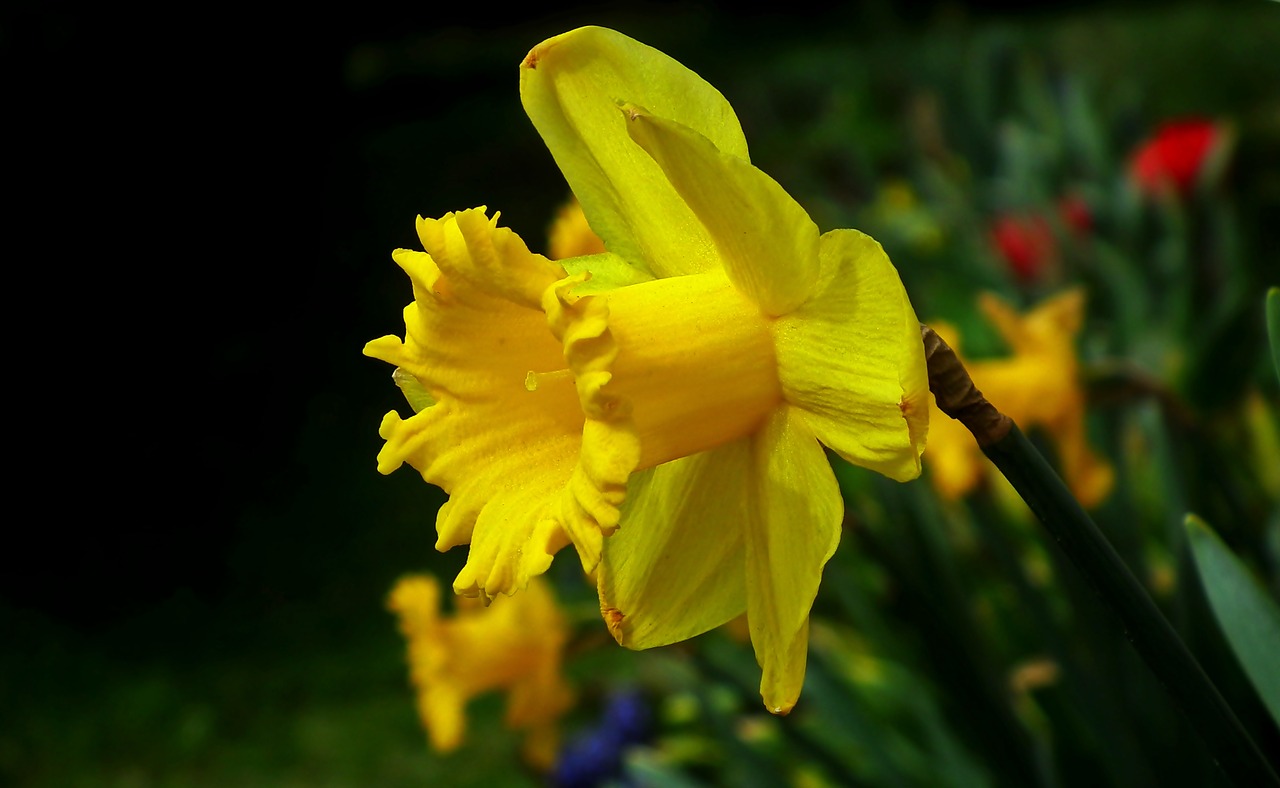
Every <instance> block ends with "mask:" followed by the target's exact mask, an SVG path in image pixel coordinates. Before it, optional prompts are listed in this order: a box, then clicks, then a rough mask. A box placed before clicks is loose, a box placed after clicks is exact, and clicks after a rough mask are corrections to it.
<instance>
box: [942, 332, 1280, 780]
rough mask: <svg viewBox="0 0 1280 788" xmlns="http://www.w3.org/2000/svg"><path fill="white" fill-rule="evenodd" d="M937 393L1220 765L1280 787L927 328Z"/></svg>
mask: <svg viewBox="0 0 1280 788" xmlns="http://www.w3.org/2000/svg"><path fill="white" fill-rule="evenodd" d="M921 334H922V336H923V338H924V345H925V354H926V357H927V359H928V365H929V388H930V389H931V390H932V391H933V394H934V397H935V398H936V399H937V402H938V407H939V408H940V409H941V410H942V411H943V412H944V413H946V414H947V415H948V416H951V417H952V418H954V419H956V420H958V421H960V422H961V423H962V424H964V425H965V426H966V427H967V428H968V429H969V431H970V432H972V433H973V436H974V438H975V439H976V440H977V441H978V445H979V446H980V447H981V448H982V451H983V452H984V453H985V454H986V455H987V457H989V458H990V459H991V461H992V462H994V463H995V465H996V467H997V468H999V469H1000V472H1001V473H1003V474H1004V475H1005V478H1007V479H1008V480H1009V482H1010V483H1011V484H1012V485H1013V488H1014V489H1015V490H1017V492H1018V494H1019V495H1020V496H1022V499H1023V500H1024V501H1026V502H1027V505H1028V506H1030V507H1031V511H1032V512H1034V513H1035V515H1036V517H1037V518H1038V519H1039V520H1040V522H1041V523H1042V524H1043V525H1044V527H1045V529H1046V530H1048V532H1049V534H1050V535H1051V536H1052V537H1053V540H1054V541H1055V542H1057V544H1058V547H1060V548H1061V549H1062V552H1063V553H1064V554H1065V555H1066V556H1067V558H1068V559H1069V560H1070V561H1071V563H1072V564H1073V565H1075V567H1076V569H1077V570H1079V572H1080V573H1081V574H1082V575H1083V576H1084V578H1085V581H1086V582H1087V583H1088V584H1089V586H1090V587H1091V588H1092V589H1093V590H1094V592H1096V593H1097V594H1098V596H1099V597H1101V598H1102V601H1103V603H1104V604H1105V605H1106V606H1107V607H1108V608H1110V610H1111V612H1112V613H1114V614H1115V615H1116V617H1117V618H1118V619H1119V620H1120V624H1121V626H1122V627H1123V628H1124V632H1125V636H1126V637H1127V638H1128V639H1129V643H1130V644H1131V645H1132V646H1133V647H1134V649H1136V650H1137V652H1138V655H1139V656H1141V657H1142V659H1143V661H1144V662H1146V663H1147V667H1148V668H1150V670H1151V672H1152V673H1153V674H1154V675H1155V677H1156V679H1157V680H1158V681H1159V682H1160V683H1161V684H1162V685H1163V686H1164V688H1165V691H1167V692H1168V693H1169V695H1170V697H1171V698H1172V699H1173V701H1174V703H1175V704H1176V705H1177V706H1178V708H1179V710H1181V712H1182V713H1183V715H1184V716H1186V718H1187V720H1188V722H1190V724H1191V727H1192V728H1193V729H1194V730H1195V731H1196V733H1198V734H1199V735H1200V738H1201V739H1203V740H1204V742H1205V744H1206V745H1208V747H1209V751H1210V753H1211V754H1212V755H1213V758H1214V760H1215V761H1217V763H1218V766H1219V767H1220V768H1221V769H1222V770H1223V771H1224V772H1225V773H1226V774H1227V776H1228V777H1229V778H1230V779H1231V780H1232V782H1234V783H1235V784H1236V785H1239V786H1242V788H1244V787H1245V786H1248V787H1249V788H1253V787H1254V786H1264V785H1274V786H1280V778H1277V777H1276V773H1275V771H1274V770H1273V769H1272V767H1271V765H1270V763H1268V761H1267V759H1266V758H1265V757H1264V756H1263V755H1262V752H1261V751H1260V750H1259V749H1258V746H1257V745H1256V744H1254V742H1253V739H1251V738H1250V737H1249V734H1248V732H1247V731H1245V729H1244V726H1243V725H1241V724H1240V720H1239V719H1237V718H1236V715H1235V712H1233V711H1232V710H1231V707H1230V706H1228V705H1227V702H1226V701H1225V700H1224V699H1223V697H1222V695H1221V694H1220V693H1219V692H1218V689H1217V688H1216V687H1215V686H1214V685H1213V682H1212V681H1211V680H1210V679H1209V677H1208V676H1207V675H1206V674H1205V672H1204V670H1203V669H1202V668H1201V667H1200V664H1199V663H1198V662H1196V659H1195V657H1194V656H1192V655H1191V652H1190V651H1189V650H1188V649H1187V646H1186V644H1185V643H1183V642H1182V638H1180V637H1179V636H1178V633H1177V632H1176V631H1175V630H1174V629H1173V627H1172V626H1171V625H1170V624H1169V622H1168V620H1167V619H1165V617H1164V614H1163V613H1161V612H1160V609H1159V608H1158V607H1156V604H1155V602H1153V601H1152V600H1151V597H1150V596H1149V595H1148V594H1147V591H1146V589H1145V588H1144V587H1143V586H1142V584H1141V583H1139V582H1138V580H1137V578H1135V577H1134V576H1133V573H1132V572H1130V571H1129V568H1128V566H1126V565H1125V563H1124V561H1123V560H1122V559H1121V558H1120V556H1119V554H1118V553H1116V551H1115V548H1113V547H1112V546H1111V543H1110V542H1108V541H1107V538H1106V537H1105V536H1103V534H1102V532H1101V531H1100V530H1098V526H1097V525H1095V524H1094V522H1093V520H1092V519H1090V518H1089V515H1088V514H1086V513H1085V511H1084V509H1083V508H1082V507H1081V506H1080V503H1079V502H1078V501H1077V500H1076V499H1075V497H1073V496H1072V495H1071V493H1070V492H1069V491H1068V490H1067V487H1066V485H1065V484H1063V482H1062V480H1061V479H1060V478H1058V475H1057V474H1056V473H1054V471H1053V469H1052V468H1051V467H1049V463H1048V462H1046V461H1045V459H1044V457H1043V456H1042V455H1041V454H1040V452H1039V451H1037V450H1036V448H1035V447H1034V446H1032V445H1031V442H1030V441H1028V440H1027V438H1026V436H1024V435H1023V434H1022V431H1021V430H1019V429H1018V427H1017V425H1016V424H1014V423H1013V421H1012V420H1011V419H1009V417H1008V416H1005V415H1004V414H1002V413H1000V412H999V411H998V410H996V408H995V407H994V406H993V405H991V403H989V402H987V400H986V398H984V397H983V396H982V393H981V392H980V391H978V390H977V388H976V387H975V386H974V385H973V380H972V379H971V378H970V377H969V373H968V371H966V370H965V368H964V365H963V364H961V363H960V360H959V358H957V357H956V355H955V353H954V352H953V351H952V350H951V348H949V347H947V345H946V343H945V342H943V341H942V340H941V338H939V337H938V335H937V334H935V333H934V332H933V330H932V329H930V328H928V327H927V326H921Z"/></svg>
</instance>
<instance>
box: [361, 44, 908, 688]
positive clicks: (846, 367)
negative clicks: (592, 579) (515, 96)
mask: <svg viewBox="0 0 1280 788" xmlns="http://www.w3.org/2000/svg"><path fill="white" fill-rule="evenodd" d="M520 91H521V98H522V100H523V103H524V106H525V110H526V112H527V113H528V115H529V117H530V118H531V119H532V121H533V123H534V126H535V127H536V128H537V129H538V131H539V133H540V134H541V135H542V137H543V139H544V141H545V142H546V143H547V146H548V147H549V148H550V150H551V153H552V155H553V156H554V158H555V160H556V163H557V164H558V165H559V167H560V169H561V171H562V172H563V173H564V174H565V176H566V178H567V179H568V181H569V185H570V187H571V188H572V190H573V192H574V194H575V195H577V197H578V198H579V200H580V201H581V203H582V208H583V210H584V212H585V215H586V217H587V219H588V221H589V223H590V226H591V227H592V228H593V229H594V230H595V231H596V232H597V233H598V234H599V235H600V237H601V238H602V239H604V242H605V246H606V248H607V249H608V251H607V252H605V253H602V254H597V255H592V256H588V257H578V258H570V259H566V260H561V261H559V262H558V263H553V262H551V261H549V260H547V259H546V258H544V257H542V256H540V255H536V254H532V253H530V252H529V251H528V249H527V248H526V247H525V245H524V243H523V242H522V241H521V240H520V239H519V238H518V237H517V236H516V235H515V234H514V233H512V232H511V231H510V230H508V229H505V228H501V227H499V226H498V224H497V216H496V215H495V216H494V217H493V218H489V217H488V215H487V214H486V212H485V209H483V208H477V209H473V210H469V211H462V212H459V213H456V214H454V213H451V214H448V215H446V216H445V217H444V218H442V219H419V220H418V233H419V236H420V238H421V240H422V243H423V246H424V247H425V249H426V252H425V253H423V252H412V251H405V250H400V251H397V252H395V254H394V255H393V257H394V259H395V260H396V262H398V263H399V264H400V265H401V266H402V267H403V268H404V269H405V270H406V271H407V272H408V273H409V276H410V278H411V279H412V281H413V286H414V302H413V303H412V304H410V305H409V307H408V308H407V309H406V310H405V323H406V337H405V339H404V340H403V341H401V340H399V339H397V338H396V337H383V338H382V339H379V340H375V341H374V342H371V343H369V345H368V346H367V347H366V349H365V352H366V353H367V354H369V355H371V356H374V357H376V358H380V359H383V360H385V361H388V362H390V363H392V364H395V365H397V366H398V367H399V368H400V369H401V373H400V375H401V376H402V378H404V377H406V376H407V377H408V378H411V379H412V381H413V382H414V384H415V385H417V387H418V389H419V390H420V394H421V396H420V397H419V399H420V400H421V401H422V402H423V403H424V404H425V403H426V402H432V403H434V404H430V405H429V406H426V407H424V408H423V409H422V410H421V412H419V413H417V414H416V415H414V416H413V417H411V418H409V419H401V418H400V417H399V416H398V415H397V414H396V413H394V412H393V413H389V414H387V416H386V418H385V419H384V421H383V424H382V429H381V435H382V436H383V437H384V438H385V439H386V441H387V443H386V445H385V446H384V447H383V449H382V451H381V453H380V454H379V456H378V467H379V470H380V471H382V472H384V473H389V472H391V471H393V470H395V469H396V468H397V467H399V466H400V465H401V463H403V462H408V463H410V464H411V465H412V466H413V467H415V468H416V469H417V470H418V471H419V472H420V473H421V474H422V476H423V478H424V479H426V480H427V481H428V482H431V483H433V484H438V485H440V486H441V487H443V488H444V489H445V490H446V491H447V492H449V494H450V496H451V497H450V500H449V501H448V502H447V503H446V504H445V505H444V506H443V507H442V508H441V510H440V513H439V515H438V517H437V521H436V527H437V531H438V533H439V540H438V542H437V547H438V548H439V549H447V548H449V547H451V546H454V545H458V544H465V543H467V542H470V544H471V550H470V553H469V556H468V559H467V564H466V566H465V567H464V568H463V569H462V571H461V572H460V573H459V575H458V577H457V579H456V580H455V581H454V589H455V590H456V591H457V592H459V593H462V594H468V595H477V594H478V595H481V596H484V597H488V596H491V595H494V594H497V593H512V592H514V591H516V590H517V589H519V588H521V587H523V586H524V585H525V584H526V583H528V581H529V578H530V577H532V576H534V575H537V574H539V573H541V572H543V571H545V570H546V568H547V567H548V565H549V564H550V562H551V557H552V554H554V553H555V552H556V551H557V550H559V549H560V548H562V547H564V546H565V545H567V544H569V543H570V542H572V543H573V545H574V547H575V548H576V550H577V552H578V555H579V557H580V558H581V560H582V564H583V567H584V568H585V569H586V570H588V571H590V570H593V569H596V568H597V567H598V573H597V578H598V589H599V593H600V599H601V609H602V611H603V613H604V616H605V620H606V622H607V623H608V625H609V629H610V631H611V632H612V633H613V635H614V636H615V638H617V640H618V641H619V642H620V643H622V644H623V645H625V646H628V647H632V648H649V647H652V646H659V645H664V644H667V643H672V642H676V641H679V640H684V639H686V638H690V637H693V636H694V635H698V634H700V633H702V632H705V631H707V630H709V629H711V628H713V627H716V626H719V625H720V624H723V623H724V622H726V621H728V620H730V619H732V618H734V617H735V616H738V615H740V614H741V613H743V612H744V611H745V612H747V614H748V619H749V621H750V629H751V639H752V643H753V646H754V648H755V651H756V657H757V660H758V661H759V663H760V665H761V666H762V668H763V673H764V677H763V680H762V684H761V692H762V695H763V697H764V700H765V703H766V705H767V706H768V707H769V708H770V709H771V710H772V711H774V712H777V713H785V712H786V711H787V710H789V709H790V708H791V706H792V705H793V704H794V703H795V701H796V698H797V697H798V695H799V692H800V686H801V684H802V682H803V678H804V667H805V657H806V652H807V643H808V616H809V609H810V607H811V606H812V604H813V599H814V596H815V594H816V593H817V589H818V583H819V580H820V578H821V574H822V568H823V566H824V565H825V563H826V562H827V560H828V559H829V558H830V557H831V555H832V553H833V552H834V551H835V549H836V545H837V543H838V541H839V538H840V526H841V521H842V518H843V502H842V500H841V497H840V491H839V488H838V487H837V485H836V479H835V475H834V474H833V473H832V470H831V467H830V465H829V463H828V461H827V457H826V455H825V453H824V451H823V448H822V447H823V446H824V445H825V446H827V447H828V448H830V449H832V450H833V451H835V452H836V453H837V454H839V455H840V456H841V457H844V458H845V459H847V460H848V461H850V462H853V463H856V464H858V465H861V466H864V467H867V468H871V469H874V470H876V471H879V472H880V473H883V474H885V475H887V476H889V477H891V478H894V479H898V480H907V479H912V478H915V477H916V476H917V475H918V474H919V472H920V453H921V451H922V450H923V445H924V438H925V432H926V429H927V423H928V408H927V405H926V402H927V400H926V394H927V391H928V383H927V377H926V371H925V362H924V350H923V343H922V341H921V339H920V334H919V324H918V322H917V320H916V316H915V314H914V312H913V311H912V308H911V304H910V302H909V301H908V299H907V295H906V292H905V291H904V290H903V287H902V284H901V282H900V281H899V279H898V275H897V272H896V271H895V270H894V268H893V266H892V265H891V264H890V262H889V260H888V258H887V257H886V256H885V254H884V251H883V250H882V249H881V248H880V245H879V244H878V243H876V242H875V241H873V240H872V239H871V238H868V237H867V236H865V235H863V234H862V233H859V232H857V231H854V230H835V231H832V232H828V233H826V234H825V235H820V234H819V232H818V228H817V227H816V226H815V225H814V223H813V222H812V220H810V218H809V216H808V214H806V213H805V211H804V209H803V208H801V207H800V205H799V204H798V203H796V202H795V200H793V199H792V198H791V197H790V196H789V195H787V193H786V192H785V191H784V190H783V189H782V187H781V186H779V185H778V184H777V182H775V181H774V180H773V179H771V178H770V177H769V176H768V175H766V174H765V173H763V172H761V171H760V170H758V169H756V168H755V167H753V166H752V165H751V163H750V162H749V160H748V157H747V147H746V142H745V140H744V138H743V135H742V129H741V127H740V126H739V124H738V120H737V117H736V116H735V115H734V113H733V109H732V108H731V107H730V106H729V104H728V102H727V101H725V99H724V97H723V96H722V95H720V93H719V92H718V91H716V89H715V88H713V87H712V86H711V85H709V84H707V83H706V82H705V81H703V80H702V79H701V78H700V77H698V76H697V75H696V74H694V73H693V72H692V71H689V70H688V69H686V68H685V67H684V66H682V65H680V64H679V63H677V62H676V61H674V60H672V59H671V58H669V57H667V56H666V55H664V54H662V53H661V52H658V51H656V50H654V49H652V48H650V47H647V46H645V45H643V44H641V43H639V42H636V41H633V40H631V39H629V38H627V37H625V36H623V35H621V34H619V33H616V32H614V31H611V30H605V29H602V28H581V29H579V30H574V31H572V32H570V33H566V34H564V35H561V36H557V37H555V38H552V39H550V40H548V41H546V42H544V43H542V44H539V45H538V46H536V47H534V49H533V50H532V51H531V52H530V53H529V55H528V56H527V57H526V58H525V60H524V63H523V64H522V66H521V70H520ZM620 526H621V527H620ZM605 536H610V538H609V539H608V542H607V548H606V541H605V539H604V537H605Z"/></svg>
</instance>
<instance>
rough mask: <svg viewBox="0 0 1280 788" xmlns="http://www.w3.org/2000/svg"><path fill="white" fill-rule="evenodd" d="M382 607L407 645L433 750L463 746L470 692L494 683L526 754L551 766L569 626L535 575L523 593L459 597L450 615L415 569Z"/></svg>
mask: <svg viewBox="0 0 1280 788" xmlns="http://www.w3.org/2000/svg"><path fill="white" fill-rule="evenodd" d="M387 606H388V607H389V608H390V609H391V610H392V611H393V612H394V613H395V614H396V616H397V617H398V619H399V621H400V631H401V632H402V633H403V634H404V636H405V639H406V640H407V641H408V643H409V668H410V678H411V680H412V681H413V685H414V687H415V689H416V690H417V693H418V714H419V716H420V717H421V719H422V725H423V727H424V728H426V730H427V735H428V737H429V738H430V740H431V746H432V747H434V748H435V749H436V751H438V752H450V751H452V750H455V749H457V747H458V746H459V745H461V744H462V741H463V737H464V734H465V732H466V724H467V719H466V705H467V702H468V701H469V700H470V699H471V698H473V697H475V696H476V695H479V694H480V693H482V692H487V691H490V690H496V689H501V690H505V691H506V692H507V717H506V722H507V725H508V726H509V727H511V728H514V729H517V730H525V731H527V733H526V737H525V743H524V755H525V758H526V760H528V761H529V762H530V763H531V764H533V765H534V766H536V767H538V768H541V769H547V768H550V767H551V765H552V764H553V763H554V761H555V754H556V745H557V731H556V721H557V720H558V719H559V718H560V715H561V714H563V713H564V712H565V711H566V710H567V709H568V708H569V705H570V704H571V703H572V700H573V693H572V691H571V690H570V689H569V686H568V685H567V684H566V683H565V681H564V678H563V677H562V676H561V675H560V658H561V654H562V652H563V651H564V645H565V640H566V639H567V637H568V629H567V626H566V624H565V620H564V617H563V616H562V615H561V613H560V609H559V608H558V607H557V606H556V601H555V598H554V597H553V596H552V594H551V590H550V589H549V588H548V587H547V584H546V583H545V582H543V581H542V580H541V579H540V578H535V579H534V580H533V581H531V582H530V583H529V586H528V588H527V589H526V590H525V591H524V593H522V594H519V595H517V596H515V597H512V598H511V599H505V600H502V601H500V602H499V603H497V604H494V605H492V606H489V607H484V606H482V605H481V604H480V603H479V601H478V600H474V599H466V598H461V599H459V603H458V612H457V614H456V615H454V616H453V617H451V618H442V617H441V615H440V588H439V586H438V584H437V583H436V581H435V578H433V577H430V576H426V575H415V576H411V577H406V578H404V579H402V580H401V581H400V582H399V583H397V584H396V587H395V589H394V590H393V591H392V592H391V597H390V599H389V600H388V602H387Z"/></svg>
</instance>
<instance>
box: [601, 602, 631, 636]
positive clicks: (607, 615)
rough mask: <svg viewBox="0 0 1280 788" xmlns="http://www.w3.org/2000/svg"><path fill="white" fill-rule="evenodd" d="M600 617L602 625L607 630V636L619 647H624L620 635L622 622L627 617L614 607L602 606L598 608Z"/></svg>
mask: <svg viewBox="0 0 1280 788" xmlns="http://www.w3.org/2000/svg"><path fill="white" fill-rule="evenodd" d="M600 615H601V616H603V617H604V624H605V626H607V627H608V628H609V634H610V635H613V639H614V640H616V641H618V645H619V646H625V645H626V643H624V642H622V641H623V633H622V620H623V619H624V618H626V617H627V614H626V613H623V612H622V611H621V610H619V609H618V608H616V607H611V606H608V605H604V606H602V607H601V608H600Z"/></svg>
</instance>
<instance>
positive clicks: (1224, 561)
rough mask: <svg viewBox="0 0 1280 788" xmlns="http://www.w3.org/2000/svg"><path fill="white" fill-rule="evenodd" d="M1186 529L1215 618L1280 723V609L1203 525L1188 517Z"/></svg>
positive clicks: (1206, 526) (1238, 560)
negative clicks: (1278, 658)
mask: <svg viewBox="0 0 1280 788" xmlns="http://www.w3.org/2000/svg"><path fill="white" fill-rule="evenodd" d="M1186 528H1187V536H1188V537H1189V538H1190V540H1191V552H1192V553H1193V554H1194V555H1195V559H1196V569H1197V570H1198V571H1199V572H1200V580H1201V582H1202V583H1204V588H1205V593H1206V594H1207V595H1208V597H1209V605H1210V606H1211V607H1212V608H1213V614H1214V616H1216V617H1217V619H1218V624H1219V625H1220V626H1221V627H1222V631H1223V633H1224V634H1225V635H1226V637H1227V642H1228V643H1230V644H1231V650H1232V651H1233V652H1235V655H1236V658H1237V659H1239V660H1240V665H1241V667H1243V668H1244V672H1245V675H1247V676H1248V677H1249V680H1250V681H1251V682H1252V683H1253V686H1254V689H1256V690H1257V691H1258V695H1260V696H1261V697H1262V702H1263V704H1264V705H1265V706H1266V707H1267V711H1269V712H1270V713H1271V717H1272V718H1273V719H1274V720H1275V721H1276V722H1277V723H1280V670H1277V669H1276V655H1277V654H1280V608H1277V607H1276V603H1275V601H1274V600H1272V599H1271V598H1270V597H1269V596H1268V595H1267V592H1266V591H1265V590H1263V588H1262V585H1261V584H1260V583H1258V581H1257V580H1256V579H1255V578H1254V577H1253V575H1251V574H1250V573H1249V570H1248V568H1247V567H1246V566H1245V565H1244V564H1243V563H1241V562H1240V559H1238V558H1236V557H1235V555H1234V554H1232V552H1231V551H1230V550H1229V549H1227V546H1226V545H1225V544H1223V543H1222V540H1221V539H1219V538H1218V535H1217V534H1215V533H1214V532H1213V531H1212V530H1211V529H1210V528H1209V526H1208V525H1207V524H1206V523H1205V522H1204V521H1203V520H1201V519H1200V518H1199V517H1196V516H1195V515H1194V514H1189V515H1187V520H1186Z"/></svg>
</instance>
